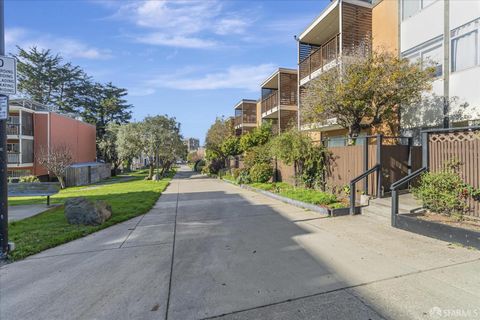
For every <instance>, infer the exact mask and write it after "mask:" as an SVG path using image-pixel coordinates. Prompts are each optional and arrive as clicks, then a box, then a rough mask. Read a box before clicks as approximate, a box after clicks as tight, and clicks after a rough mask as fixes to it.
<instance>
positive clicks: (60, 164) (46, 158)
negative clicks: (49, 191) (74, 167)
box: [36, 145, 73, 189]
mask: <svg viewBox="0 0 480 320" xmlns="http://www.w3.org/2000/svg"><path fill="white" fill-rule="evenodd" d="M36 160H37V162H38V164H39V165H41V166H42V167H44V168H45V169H47V170H48V172H49V173H50V174H53V175H54V176H55V177H57V179H58V181H59V182H60V186H61V188H62V189H64V188H65V174H66V171H67V168H68V167H69V166H70V165H71V164H72V162H73V157H72V153H71V151H70V149H69V148H68V147H67V146H66V145H58V146H55V147H53V148H52V149H51V150H50V151H48V149H46V148H43V147H42V148H41V149H40V151H39V152H38V154H37V157H36Z"/></svg>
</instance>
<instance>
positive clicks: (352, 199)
mask: <svg viewBox="0 0 480 320" xmlns="http://www.w3.org/2000/svg"><path fill="white" fill-rule="evenodd" d="M380 168H381V165H380V164H376V165H375V166H373V167H372V168H370V169H368V170H367V171H365V172H364V173H362V174H361V175H359V176H358V177H356V178H354V179H353V180H351V181H350V214H352V215H353V214H355V197H356V193H357V190H356V189H357V187H356V186H355V184H356V183H357V182H359V181H360V180H362V179H365V178H366V177H368V176H369V175H371V174H372V173H374V172H378V173H379V174H380Z"/></svg>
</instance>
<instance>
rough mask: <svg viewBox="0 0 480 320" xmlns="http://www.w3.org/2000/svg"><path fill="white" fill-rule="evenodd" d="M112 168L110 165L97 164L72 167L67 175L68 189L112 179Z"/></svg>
mask: <svg viewBox="0 0 480 320" xmlns="http://www.w3.org/2000/svg"><path fill="white" fill-rule="evenodd" d="M110 176H111V167H110V164H109V163H95V164H93V163H92V164H91V165H80V166H71V167H69V168H68V169H67V172H66V175H65V184H66V185H67V187H73V186H83V185H88V184H92V183H96V182H99V181H101V180H104V179H107V178H110Z"/></svg>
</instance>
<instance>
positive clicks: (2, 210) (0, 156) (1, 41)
mask: <svg viewBox="0 0 480 320" xmlns="http://www.w3.org/2000/svg"><path fill="white" fill-rule="evenodd" d="M4 55H5V20H4V1H3V0H0V56H4ZM0 103H1V104H3V105H2V106H0V108H2V107H4V106H5V103H6V108H7V109H6V110H7V112H6V116H7V118H8V96H5V95H0ZM0 250H1V251H0V258H5V257H6V255H7V252H8V193H7V119H5V117H3V116H0Z"/></svg>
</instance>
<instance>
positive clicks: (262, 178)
mask: <svg viewBox="0 0 480 320" xmlns="http://www.w3.org/2000/svg"><path fill="white" fill-rule="evenodd" d="M272 175H273V169H272V166H271V165H270V164H269V163H256V164H254V165H253V166H252V167H251V168H250V178H251V179H252V181H253V182H260V183H265V182H268V181H269V180H270V179H271V178H272Z"/></svg>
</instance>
